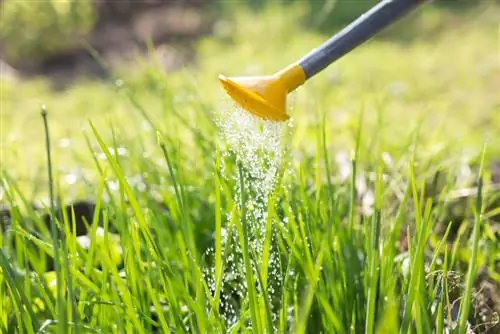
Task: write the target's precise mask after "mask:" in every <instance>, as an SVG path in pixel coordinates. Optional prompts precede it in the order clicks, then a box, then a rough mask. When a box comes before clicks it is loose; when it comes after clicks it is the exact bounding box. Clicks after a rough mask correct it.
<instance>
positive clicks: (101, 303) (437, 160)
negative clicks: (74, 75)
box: [0, 2, 500, 333]
mask: <svg viewBox="0 0 500 334" xmlns="http://www.w3.org/2000/svg"><path fill="white" fill-rule="evenodd" d="M483 6H486V7H483ZM281 10H282V9H280V8H276V7H272V6H271V7H269V8H267V9H264V10H263V11H262V12H261V13H260V14H259V17H258V20H256V19H255V16H254V14H249V13H246V12H245V11H241V12H239V13H237V15H236V16H235V17H234V18H232V19H231V20H230V21H227V22H226V21H223V22H221V23H220V25H219V27H218V30H217V32H216V34H215V36H213V37H211V38H208V39H206V40H203V41H200V43H199V46H198V62H197V63H196V64H195V65H193V66H192V68H191V67H190V68H188V69H186V70H183V71H180V72H177V73H172V74H170V73H169V74H166V73H164V72H163V71H162V70H161V69H160V68H159V67H158V65H157V63H156V61H155V58H154V55H151V57H150V59H146V60H145V59H139V60H138V66H136V67H133V68H131V67H128V68H122V69H117V70H116V72H115V73H116V76H115V78H114V79H113V82H112V83H108V82H81V83H80V84H78V85H76V86H74V87H72V88H70V89H68V90H67V91H64V92H59V93H55V92H51V91H50V90H49V89H48V88H47V84H46V83H45V82H43V81H42V80H40V81H37V82H20V83H16V84H14V83H12V82H11V81H8V80H10V79H8V78H2V80H3V81H2V82H3V85H2V87H1V89H2V94H1V103H2V108H1V113H2V114H1V119H2V127H1V128H2V131H1V142H2V155H1V159H2V167H1V168H2V183H1V193H0V194H1V197H2V201H3V202H5V203H6V204H7V205H8V206H9V207H10V209H11V210H10V211H11V216H12V217H11V225H10V229H9V232H8V233H7V232H4V233H2V236H1V238H0V244H1V245H2V253H1V254H0V268H1V271H0V305H1V307H0V310H1V312H0V328H1V330H0V331H2V332H6V333H14V332H16V333H38V332H40V333H43V332H71V333H73V332H75V333H87V332H89V333H95V332H97V333H108V332H109V333H122V332H137V333H150V332H155V331H156V332H175V333H177V332H179V333H182V332H200V333H207V332H208V333H216V332H231V333H237V332H242V333H250V332H253V333H263V332H274V331H277V332H282V333H285V332H297V333H319V332H336V333H362V332H365V333H372V332H380V333H395V332H400V333H408V332H410V333H427V332H430V331H431V329H436V328H437V329H440V330H442V329H444V328H445V327H450V324H452V323H453V324H456V327H454V329H453V331H454V332H457V333H465V332H466V330H467V326H471V327H472V328H473V329H474V330H475V331H477V332H486V331H487V330H489V331H490V332H494V331H495V330H496V329H498V321H497V324H496V326H497V327H496V329H495V327H494V326H495V324H494V321H495V317H494V315H493V313H494V312H495V309H489V310H488V311H489V313H488V314H487V317H486V318H482V317H481V316H479V314H478V313H479V312H480V311H481V310H482V308H481V306H480V301H481V299H484V298H490V299H492V300H493V306H490V308H494V307H496V308H497V309H496V310H497V312H498V307H499V301H498V300H495V295H494V294H493V295H487V294H484V293H483V291H482V285H481V284H482V283H489V284H493V285H494V286H496V287H498V286H499V284H500V278H499V277H498V261H499V259H500V258H499V249H498V214H499V212H498V203H499V200H500V193H499V190H498V185H495V184H493V181H492V174H493V170H492V169H491V167H490V166H491V163H492V162H493V161H495V159H497V158H498V156H500V146H499V145H498V133H500V122H499V119H498V114H499V111H500V110H499V109H498V108H499V106H500V101H499V99H498V94H497V84H498V74H499V67H498V59H497V53H498V52H497V51H498V50H495V48H494V47H493V46H494V45H496V43H497V42H498V25H497V17H498V13H499V11H500V10H499V8H498V6H496V5H495V4H493V3H490V2H486V3H485V4H484V5H481V6H479V7H477V8H475V9H470V10H469V11H467V12H463V13H461V12H448V11H446V10H443V9H441V8H437V7H428V8H426V9H425V10H424V11H422V12H421V13H419V14H416V15H415V16H414V17H413V22H414V26H412V27H411V29H417V33H416V35H417V36H420V37H417V38H414V39H412V40H411V43H408V42H405V41H404V40H400V39H392V40H391V39H388V38H389V37H387V38H382V39H378V40H375V41H373V42H370V43H369V44H367V45H365V46H363V47H362V48H360V49H359V50H356V51H355V52H353V53H352V54H350V55H349V56H348V57H346V58H345V59H342V60H341V61H339V63H338V64H335V65H333V66H332V67H330V68H329V69H327V70H326V71H325V73H323V74H321V75H319V76H318V77H317V78H315V79H314V80H313V81H311V82H310V83H308V84H307V85H306V86H304V87H302V88H301V89H300V90H299V91H298V92H297V93H296V94H294V96H292V99H291V104H290V108H291V111H290V112H291V114H292V115H293V117H294V126H293V128H289V129H288V130H287V131H289V132H290V134H289V136H287V137H286V141H287V150H286V152H285V153H284V159H283V161H282V165H281V166H280V168H279V171H278V172H277V175H276V179H277V180H278V182H277V184H276V186H275V188H274V189H273V191H272V192H271V193H270V194H269V200H268V201H267V207H266V212H267V219H266V221H265V222H260V223H261V224H266V226H265V228H264V229H263V230H264V231H265V232H264V240H265V242H264V245H265V246H264V248H263V249H264V251H263V254H262V255H261V254H256V253H255V249H252V247H251V246H250V245H251V243H249V238H251V235H249V231H251V229H249V226H251V225H250V224H251V222H249V221H248V215H247V214H246V212H245V211H246V210H247V205H246V199H247V198H248V196H250V195H251V188H250V187H249V184H248V183H247V181H245V178H244V177H241V176H242V175H244V174H245V166H240V165H238V164H237V163H236V161H235V159H234V157H232V156H228V155H224V154H222V153H221V151H224V149H225V148H224V145H223V143H222V142H221V141H220V139H219V137H218V135H217V128H216V126H215V125H214V123H213V119H214V118H213V111H217V110H218V109H220V108H225V107H224V106H221V100H222V98H223V97H224V95H223V93H222V92H221V91H220V87H218V85H217V83H216V81H215V78H216V75H217V74H218V73H225V74H228V75H233V74H261V73H270V72H272V71H274V70H276V69H278V68H280V67H282V66H284V65H286V64H287V63H288V62H289V61H294V60H296V58H299V57H300V56H302V55H303V54H304V53H305V52H307V51H308V50H309V49H310V48H312V47H314V46H316V45H317V44H318V43H320V42H321V41H322V40H324V38H325V36H322V35H320V34H318V33H316V32H312V31H309V30H300V29H299V28H298V27H297V22H300V20H301V19H302V17H303V13H304V10H303V8H302V7H301V6H300V4H299V5H298V6H289V7H287V8H286V15H284V14H283V13H282V12H281ZM415 22H416V23H415ZM398 29H401V26H399V28H398ZM263 36H265V37H266V40H267V41H269V43H262V40H263ZM283 36H290V37H289V38H286V39H284V38H283ZM292 41H293V42H292ZM282 50H287V52H286V54H283V52H282ZM42 103H43V104H46V105H47V110H48V115H47V121H48V122H49V124H50V133H49V132H48V131H46V132H45V133H46V134H47V136H50V137H49V140H50V142H51V143H52V144H53V145H52V147H51V153H52V155H51V163H49V164H47V163H46V158H45V155H46V150H45V148H44V145H43V138H44V131H43V128H44V127H43V122H42V119H41V118H40V117H38V116H37V115H38V110H39V106H40V104H42ZM28 129H29V130H28ZM222 165H223V166H224V169H223V170H222V169H221V166H222ZM48 167H50V168H51V169H52V171H53V173H51V174H53V176H54V179H53V181H50V182H49V181H48V180H47V179H46V178H45V175H47V168H48ZM238 175H239V176H240V177H238ZM75 179H76V180H77V183H76V184H74V180H75ZM238 183H239V184H238ZM49 184H50V185H49ZM50 189H52V190H53V191H54V192H55V195H54V196H49V190H50ZM236 189H239V190H240V193H239V194H240V197H238V196H236V195H238V194H237V193H236ZM463 194H465V195H463ZM47 197H49V198H51V197H55V198H57V201H56V202H57V203H60V204H62V205H64V203H66V202H68V203H70V202H71V200H72V199H75V198H92V199H93V200H94V201H95V209H94V215H92V219H90V220H87V221H86V224H88V231H89V232H88V240H89V241H90V242H89V243H88V245H86V246H85V245H84V244H82V242H81V237H77V236H76V233H75V232H74V231H75V228H71V227H72V226H73V225H74V224H75V223H76V222H75V220H76V219H75V218H76V217H73V216H75V215H76V213H75V212H74V211H73V212H71V211H70V214H62V215H58V214H57V212H55V211H57V210H52V211H51V203H53V201H52V200H46V201H43V199H44V198H47ZM35 199H38V200H40V199H42V208H41V210H38V211H42V212H45V213H47V214H50V215H51V216H52V217H57V219H52V220H51V224H49V226H47V225H46V224H45V223H46V221H44V220H43V217H41V215H40V214H39V213H38V211H37V210H34V209H33V207H32V205H31V204H32V202H33V201H34V200H35ZM44 203H45V204H44ZM457 210H458V211H457ZM63 213H64V211H63ZM495 219H496V220H495ZM254 223H255V222H254ZM51 227H53V228H55V230H54V231H55V232H57V234H58V235H59V240H55V239H56V238H53V237H51V231H50V228H51ZM54 231H53V232H54ZM405 244H407V246H405ZM238 248H239V249H241V256H242V257H243V262H242V263H243V267H244V274H245V275H244V276H242V281H241V282H234V284H235V286H231V285H230V284H228V281H227V280H226V278H227V275H228V274H231V272H229V269H228V268H229V266H228V264H229V262H230V261H229V258H230V257H231V255H234V254H235V251H234V250H235V249H238ZM209 249H212V251H207V250H209ZM273 252H274V253H273ZM271 254H275V256H277V257H278V258H279V261H278V263H279V265H278V268H277V269H276V270H272V268H271V267H270V264H269V261H268V259H269V258H270V257H271ZM276 254H277V255H276ZM51 263H54V264H55V268H58V267H59V266H60V268H59V270H56V273H57V275H55V274H54V272H53V271H52V268H53V265H51ZM47 270H50V271H47ZM54 276H58V277H54ZM56 282H59V284H55V283H56ZM241 287H243V288H241ZM271 288H272V289H274V290H273V292H272V293H271ZM58 291H59V293H58ZM238 291H241V295H238V294H237V293H236V292H238ZM495 303H496V304H495ZM229 304H231V305H232V306H231V307H232V309H233V310H235V311H236V314H235V315H234V321H228V319H229V317H228V316H227V313H228V309H229V307H228V305H229ZM490 305H491V304H490ZM496 319H498V315H497V318H496ZM486 323H489V324H486ZM440 330H438V332H441V331H440Z"/></svg>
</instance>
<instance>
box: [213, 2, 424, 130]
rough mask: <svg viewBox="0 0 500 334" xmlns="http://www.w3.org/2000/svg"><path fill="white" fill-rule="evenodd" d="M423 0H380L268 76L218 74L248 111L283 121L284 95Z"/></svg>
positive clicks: (228, 91) (223, 83)
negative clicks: (300, 57) (289, 63)
mask: <svg viewBox="0 0 500 334" xmlns="http://www.w3.org/2000/svg"><path fill="white" fill-rule="evenodd" d="M423 2H425V0H382V1H381V2H379V3H378V4H377V5H375V6H374V7H373V8H372V9H370V10H369V11H368V12H366V13H365V14H364V15H362V16H360V17H359V18H358V19H357V20H355V21H354V22H352V23H351V24H350V25H348V26H347V27H345V28H344V29H342V30H341V31H340V32H339V33H337V34H336V35H335V36H333V37H332V38H330V39H329V40H327V41H326V42H325V43H323V45H321V46H320V47H319V48H317V49H315V50H313V51H311V52H310V53H309V54H308V55H306V56H305V57H304V58H302V59H301V60H300V61H299V62H297V63H296V64H293V65H291V66H288V67H287V68H285V69H284V70H282V71H279V72H278V73H276V74H274V75H270V76H262V77H234V78H227V77H225V76H223V75H220V76H219V80H220V81H221V83H222V85H223V86H224V88H225V90H226V91H227V93H228V94H229V96H231V97H232V98H233V100H234V101H235V102H236V103H237V104H239V105H240V107H242V108H244V109H246V110H247V111H249V112H251V113H252V114H254V115H256V116H258V117H261V118H264V119H268V120H273V121H285V120H287V119H288V118H289V116H288V114H287V112H286V96H287V94H288V93H289V92H291V91H293V90H295V89H296V88H297V87H298V86H300V85H302V84H303V83H304V82H305V81H306V80H308V79H310V78H312V77H313V76H314V75H316V74H317V73H319V72H320V71H322V70H323V69H324V68H326V67H327V66H328V65H330V64H331V63H333V62H334V61H336V60H337V59H339V58H341V57H342V56H343V55H345V54H346V53H348V52H349V51H351V50H352V49H354V48H355V47H357V46H358V45H360V44H361V43H363V42H365V41H366V40H368V39H369V38H371V37H372V36H373V35H374V34H376V33H377V32H379V31H380V30H382V29H383V28H385V27H386V26H388V25H389V24H391V23H393V22H395V21H396V20H397V19H399V18H400V17H402V16H403V15H405V14H407V13H408V12H410V10H412V9H414V8H415V7H417V6H418V5H419V4H421V3H423Z"/></svg>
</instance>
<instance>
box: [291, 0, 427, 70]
mask: <svg viewBox="0 0 500 334" xmlns="http://www.w3.org/2000/svg"><path fill="white" fill-rule="evenodd" d="M424 1H425V0H383V1H381V2H379V3H378V4H377V5H376V6H374V7H373V8H372V9H370V10H369V11H367V12H366V13H364V14H363V15H361V16H360V17H359V18H358V19H356V20H355V21H353V22H352V23H351V24H349V25H348V26H347V27H345V28H344V29H342V30H341V31H340V32H339V33H338V34H336V35H335V36H333V37H332V38H330V39H329V40H328V41H326V42H325V43H324V44H323V45H322V46H320V47H319V48H317V49H315V50H313V51H312V52H311V53H309V54H308V55H307V56H305V57H304V58H302V59H301V60H300V61H299V65H300V66H301V67H302V69H303V70H304V72H305V74H306V79H309V78H311V77H312V76H314V75H315V74H316V73H318V72H320V71H321V70H323V69H324V68H325V67H327V66H328V65H330V64H331V63H333V62H334V61H336V60H337V59H339V58H340V57H342V56H343V55H345V54H346V53H348V52H349V51H351V50H352V49H354V48H355V47H356V46H358V45H360V44H361V43H363V42H365V41H366V40H368V39H369V38H370V37H372V36H373V35H375V34H376V33H378V32H379V31H380V30H382V29H383V28H385V27H387V26H388V25H390V24H391V23H393V22H395V21H396V20H398V19H399V18H401V17H402V16H404V15H405V14H407V13H408V12H410V11H411V10H412V9H414V8H415V7H417V6H418V5H419V4H421V3H423V2H424Z"/></svg>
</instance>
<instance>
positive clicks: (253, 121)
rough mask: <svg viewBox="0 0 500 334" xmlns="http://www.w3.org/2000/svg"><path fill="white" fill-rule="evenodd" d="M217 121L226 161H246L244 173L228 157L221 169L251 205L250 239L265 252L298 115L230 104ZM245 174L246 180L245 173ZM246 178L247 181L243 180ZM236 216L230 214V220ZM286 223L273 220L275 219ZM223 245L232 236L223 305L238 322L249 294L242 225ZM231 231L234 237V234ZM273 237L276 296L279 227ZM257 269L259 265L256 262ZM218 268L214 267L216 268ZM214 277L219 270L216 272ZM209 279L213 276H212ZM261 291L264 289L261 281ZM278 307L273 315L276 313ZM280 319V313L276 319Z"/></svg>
mask: <svg viewBox="0 0 500 334" xmlns="http://www.w3.org/2000/svg"><path fill="white" fill-rule="evenodd" d="M216 122H217V126H218V127H219V130H220V131H219V133H220V137H221V142H222V144H223V149H222V152H221V153H222V157H223V159H222V161H223V162H225V161H231V160H232V161H233V162H234V161H235V162H236V164H237V165H239V166H241V172H242V173H241V174H240V173H238V171H237V170H234V169H233V170H232V171H229V170H228V168H226V165H225V163H223V164H222V166H221V169H222V171H221V174H222V175H223V177H225V178H227V179H228V180H230V181H233V182H232V183H233V184H234V185H235V189H234V192H233V194H234V195H233V196H234V198H233V201H234V203H236V204H237V205H238V208H239V209H241V207H239V206H241V205H245V210H244V212H245V215H246V216H245V217H244V218H245V219H244V221H245V223H246V224H247V226H246V227H247V231H248V242H249V248H250V251H251V252H252V253H253V254H254V255H255V258H256V259H261V258H262V253H263V246H264V239H265V233H266V221H267V218H268V200H269V196H270V195H271V194H272V192H273V190H274V189H275V187H276V181H277V177H278V173H279V170H280V168H281V164H282V158H283V154H284V152H285V147H284V146H285V144H284V142H285V141H284V138H285V135H286V133H287V132H286V130H287V128H289V127H291V126H292V123H291V122H292V121H290V122H288V123H285V122H269V121H265V120H262V119H260V118H257V117H255V116H253V115H252V114H250V113H248V112H246V111H244V110H242V109H240V108H226V109H224V111H223V112H220V113H219V114H217V117H216ZM240 177H242V178H243V180H240V179H239V178H240ZM241 181H243V182H241ZM241 183H243V185H244V188H245V189H244V192H245V202H244V203H242V200H241V199H242V189H241ZM231 219H232V217H231V215H230V214H229V215H228V217H227V222H230V221H231ZM278 223H280V224H282V222H279V221H273V224H278ZM223 232H224V233H223V249H224V248H225V246H226V245H227V243H228V242H229V245H230V246H229V247H230V251H229V256H228V257H227V258H226V259H225V271H224V275H223V285H224V287H223V290H222V294H221V309H222V310H223V314H224V316H225V318H226V321H227V322H228V324H231V323H234V322H235V321H236V320H237V318H238V315H239V304H240V301H241V299H242V298H243V297H244V296H245V295H246V291H247V286H246V280H245V266H244V264H243V256H242V250H241V248H240V246H239V242H238V235H237V231H236V230H235V229H233V230H232V231H231V233H228V231H227V230H224V231H223ZM228 235H231V240H228V238H229V237H228ZM272 235H273V237H272V239H271V244H272V246H271V253H270V257H269V269H268V270H269V271H268V272H269V274H268V275H269V281H270V282H272V283H270V284H268V287H267V289H268V291H267V292H268V294H269V296H271V298H272V297H273V295H274V292H275V289H277V288H278V289H279V288H280V285H281V281H280V279H279V277H280V276H281V275H280V273H279V271H280V265H281V264H280V263H279V261H280V258H279V255H278V252H277V247H276V245H275V244H276V243H275V242H274V233H273V234H272ZM253 270H254V273H255V274H256V273H257V272H256V268H253ZM212 274H213V270H212ZM211 276H212V277H213V275H211ZM209 281H211V279H210V278H209ZM257 289H258V291H260V290H261V287H260V286H257ZM274 313H275V312H273V317H276V314H274ZM274 320H276V319H274Z"/></svg>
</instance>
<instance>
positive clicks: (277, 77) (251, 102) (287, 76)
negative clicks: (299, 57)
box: [219, 65, 305, 121]
mask: <svg viewBox="0 0 500 334" xmlns="http://www.w3.org/2000/svg"><path fill="white" fill-rule="evenodd" d="M219 80H220V82H221V83H222V86H223V87H224V89H225V90H226V92H227V93H228V94H229V96H231V98H232V99H233V100H234V101H235V102H236V103H237V104H238V105H239V106H241V107H242V108H244V109H245V110H247V111H249V112H251V113H252V114H254V115H255V116H258V117H261V118H264V119H267V120H271V121H286V120H287V119H288V118H289V116H288V114H287V112H286V97H287V95H288V93H289V92H291V91H293V90H295V89H296V88H297V87H298V86H300V85H301V84H303V83H304V81H305V73H304V71H303V70H302V68H301V67H300V66H298V65H292V66H289V67H288V68H286V69H284V70H282V71H280V72H278V73H276V74H273V75H268V76H255V77H231V78H228V77H225V76H224V75H220V76H219Z"/></svg>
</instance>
